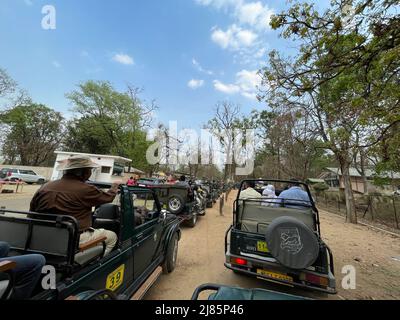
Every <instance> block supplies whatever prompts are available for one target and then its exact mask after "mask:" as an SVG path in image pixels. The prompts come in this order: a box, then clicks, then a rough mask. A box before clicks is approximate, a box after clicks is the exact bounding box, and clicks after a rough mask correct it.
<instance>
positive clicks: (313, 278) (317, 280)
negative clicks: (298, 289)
mask: <svg viewBox="0 0 400 320" xmlns="http://www.w3.org/2000/svg"><path fill="white" fill-rule="evenodd" d="M300 279H301V280H305V281H307V282H310V283H313V284H316V285H319V286H323V287H328V285H329V279H328V278H325V277H320V276H317V275H314V274H309V273H306V274H304V273H303V274H302V275H301V276H300Z"/></svg>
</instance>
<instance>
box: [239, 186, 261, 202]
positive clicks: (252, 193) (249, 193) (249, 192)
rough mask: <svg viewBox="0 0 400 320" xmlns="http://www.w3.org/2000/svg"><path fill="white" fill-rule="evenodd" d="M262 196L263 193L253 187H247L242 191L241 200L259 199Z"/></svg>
mask: <svg viewBox="0 0 400 320" xmlns="http://www.w3.org/2000/svg"><path fill="white" fill-rule="evenodd" d="M258 198H262V195H261V194H260V193H259V192H257V191H256V190H254V189H253V188H247V189H246V190H242V191H240V196H239V199H240V200H246V199H258Z"/></svg>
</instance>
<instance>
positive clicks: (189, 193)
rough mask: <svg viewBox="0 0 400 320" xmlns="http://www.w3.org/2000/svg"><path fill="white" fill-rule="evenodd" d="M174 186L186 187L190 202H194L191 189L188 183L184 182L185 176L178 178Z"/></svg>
mask: <svg viewBox="0 0 400 320" xmlns="http://www.w3.org/2000/svg"><path fill="white" fill-rule="evenodd" d="M176 185H179V186H185V187H187V189H188V197H189V199H190V201H194V192H193V188H192V186H191V185H190V183H189V182H188V181H186V176H185V175H182V176H180V178H179V181H178V182H177V183H176Z"/></svg>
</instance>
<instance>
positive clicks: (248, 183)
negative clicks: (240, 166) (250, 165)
mask: <svg viewBox="0 0 400 320" xmlns="http://www.w3.org/2000/svg"><path fill="white" fill-rule="evenodd" d="M255 187H256V183H255V182H254V181H245V182H244V183H243V190H246V189H248V188H253V189H254V188H255Z"/></svg>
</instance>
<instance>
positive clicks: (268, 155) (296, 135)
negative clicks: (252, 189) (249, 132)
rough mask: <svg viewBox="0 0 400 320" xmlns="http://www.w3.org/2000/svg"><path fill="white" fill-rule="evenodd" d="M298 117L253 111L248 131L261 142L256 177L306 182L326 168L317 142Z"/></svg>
mask: <svg viewBox="0 0 400 320" xmlns="http://www.w3.org/2000/svg"><path fill="white" fill-rule="evenodd" d="M308 126H309V123H308V121H307V118H305V117H302V116H301V114H300V115H299V114H291V113H287V114H283V113H282V114H279V113H275V112H271V111H266V110H263V111H260V112H258V111H253V112H252V114H251V127H252V128H254V129H255V130H257V136H258V138H259V139H260V140H261V144H259V148H258V152H257V156H256V168H257V170H256V172H255V176H256V177H258V176H264V177H270V178H277V179H281V178H297V179H300V180H306V179H307V178H309V177H312V176H315V175H317V174H318V173H320V171H321V169H322V168H323V167H324V165H326V164H327V161H326V155H325V151H324V149H323V148H322V143H321V141H320V140H319V138H318V137H317V136H316V135H315V134H314V133H310V132H309V130H308Z"/></svg>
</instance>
